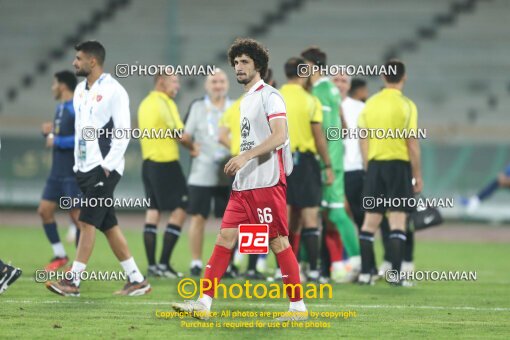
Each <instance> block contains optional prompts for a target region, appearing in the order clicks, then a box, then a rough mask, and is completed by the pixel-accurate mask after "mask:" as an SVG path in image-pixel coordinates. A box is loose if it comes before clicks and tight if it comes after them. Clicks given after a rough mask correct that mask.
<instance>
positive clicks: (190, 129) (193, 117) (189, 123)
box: [184, 103, 197, 135]
mask: <svg viewBox="0 0 510 340" xmlns="http://www.w3.org/2000/svg"><path fill="white" fill-rule="evenodd" d="M196 108H197V105H196V103H193V104H192V105H191V107H190V109H189V114H188V119H187V120H186V125H185V127H184V132H186V133H189V134H190V135H193V134H194V133H195V130H196V128H197V112H196V111H197V109H196Z"/></svg>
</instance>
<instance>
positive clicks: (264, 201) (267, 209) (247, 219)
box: [221, 181, 289, 238]
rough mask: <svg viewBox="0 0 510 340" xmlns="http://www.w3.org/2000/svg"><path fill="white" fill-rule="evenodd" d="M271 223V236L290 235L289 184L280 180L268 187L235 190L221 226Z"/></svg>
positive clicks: (230, 226)
mask: <svg viewBox="0 0 510 340" xmlns="http://www.w3.org/2000/svg"><path fill="white" fill-rule="evenodd" d="M254 223H255V224H258V223H264V224H268V225H269V238H275V237H277V236H279V235H280V236H288V235H289V229H288V227H287V186H286V185H285V184H284V183H283V182H282V181H279V182H278V184H276V185H275V186H272V187H268V188H260V189H252V190H244V191H234V190H232V192H231V194H230V199H229V201H228V205H227V208H226V209H225V214H224V215H223V220H222V222H221V228H237V227H239V225H240V224H254Z"/></svg>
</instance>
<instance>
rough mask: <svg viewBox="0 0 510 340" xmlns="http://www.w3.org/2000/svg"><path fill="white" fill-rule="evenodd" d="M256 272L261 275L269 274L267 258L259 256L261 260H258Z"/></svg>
mask: <svg viewBox="0 0 510 340" xmlns="http://www.w3.org/2000/svg"><path fill="white" fill-rule="evenodd" d="M256 270H257V271H258V272H259V273H265V272H267V259H266V257H261V256H259V258H258V259H257V266H256Z"/></svg>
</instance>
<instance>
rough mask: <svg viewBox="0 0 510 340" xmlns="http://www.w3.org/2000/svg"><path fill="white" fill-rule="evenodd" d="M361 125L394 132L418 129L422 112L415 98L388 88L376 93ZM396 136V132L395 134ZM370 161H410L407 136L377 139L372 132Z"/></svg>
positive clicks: (361, 120) (365, 127)
mask: <svg viewBox="0 0 510 340" xmlns="http://www.w3.org/2000/svg"><path fill="white" fill-rule="evenodd" d="M358 127H360V128H364V129H384V130H388V129H391V130H393V131H394V132H395V131H396V130H400V131H404V130H407V131H410V130H414V132H415V133H416V132H417V129H418V112H417V110H416V105H415V104H414V103H413V101H412V100H410V99H409V98H407V97H406V96H404V95H403V94H402V92H401V91H399V90H397V89H388V88H385V89H383V90H381V91H380V92H378V93H376V94H375V95H373V96H372V97H371V98H370V99H369V100H368V101H367V103H366V105H365V108H364V109H363V111H362V112H361V114H360V116H359V118H358ZM394 135H395V133H394ZM369 137H373V138H368V141H369V142H368V160H377V161H389V160H402V161H409V153H408V150H407V144H406V140H405V139H403V138H382V139H378V138H375V137H376V136H375V133H373V134H369Z"/></svg>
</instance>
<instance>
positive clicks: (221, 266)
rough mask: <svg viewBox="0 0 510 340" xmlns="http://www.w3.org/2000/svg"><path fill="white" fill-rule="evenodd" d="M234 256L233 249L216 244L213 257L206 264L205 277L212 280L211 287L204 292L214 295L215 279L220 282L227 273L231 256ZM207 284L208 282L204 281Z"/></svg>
mask: <svg viewBox="0 0 510 340" xmlns="http://www.w3.org/2000/svg"><path fill="white" fill-rule="evenodd" d="M231 256H232V249H228V248H225V247H222V246H218V245H215V246H214V250H213V253H212V255H211V258H210V259H209V262H207V266H205V272H204V279H207V280H210V282H211V288H210V289H207V290H205V289H204V294H207V295H209V296H210V297H214V288H215V286H214V279H217V282H220V280H221V277H222V276H223V274H225V271H226V270H227V268H228V265H229V263H230V257H231ZM204 284H206V283H204Z"/></svg>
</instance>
